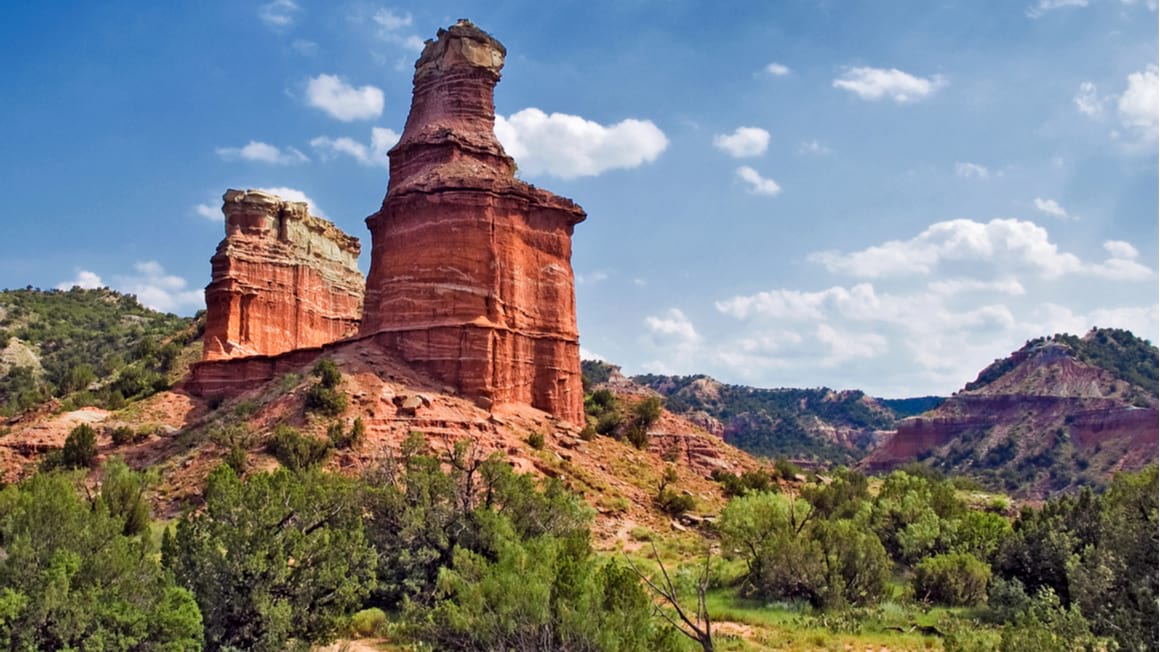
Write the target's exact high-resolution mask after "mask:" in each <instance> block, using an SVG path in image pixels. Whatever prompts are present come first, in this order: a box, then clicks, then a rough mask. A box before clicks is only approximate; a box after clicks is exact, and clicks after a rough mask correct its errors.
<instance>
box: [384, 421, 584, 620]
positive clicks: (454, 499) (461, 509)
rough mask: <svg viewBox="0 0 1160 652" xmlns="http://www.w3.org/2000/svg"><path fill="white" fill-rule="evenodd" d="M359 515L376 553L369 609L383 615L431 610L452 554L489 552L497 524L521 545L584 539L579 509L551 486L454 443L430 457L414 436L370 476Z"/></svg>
mask: <svg viewBox="0 0 1160 652" xmlns="http://www.w3.org/2000/svg"><path fill="white" fill-rule="evenodd" d="M363 509H364V512H365V513H366V515H367V517H366V526H367V534H368V536H369V538H370V540H371V541H372V543H373V544H374V545H375V548H376V550H377V551H378V565H377V584H376V586H375V589H374V595H373V596H372V597H373V602H374V603H375V604H377V605H380V606H383V607H389V608H394V607H397V606H399V605H400V604H401V603H402V602H403V601H404V600H410V601H412V602H415V603H417V604H427V605H429V604H431V603H432V602H433V601H434V600H435V593H436V591H435V589H436V580H437V579H438V577H439V573H440V569H442V568H449V567H451V566H452V562H453V558H454V555H455V549H456V548H457V547H458V548H462V549H464V550H469V551H472V552H477V553H481V554H483V553H494V551H495V550H496V549H497V548H496V546H497V545H498V544H497V543H496V537H497V536H499V535H498V534H497V531H498V530H497V528H499V527H500V524H501V523H502V524H505V527H510V528H512V530H513V531H514V532H515V534H516V535H517V536H518V537H520V538H522V539H530V538H533V537H536V536H540V535H544V534H551V535H552V536H555V537H559V538H568V537H578V538H582V539H585V540H586V539H587V536H588V529H587V528H588V519H589V516H588V512H587V510H586V508H584V507H583V506H582V505H581V503H579V501H577V500H576V498H575V497H574V496H572V495H571V494H569V493H568V492H567V490H565V489H564V487H563V485H561V484H560V483H559V482H558V481H556V480H548V481H546V482H545V483H544V484H543V486H542V488H538V487H537V481H536V480H535V479H534V478H533V477H531V476H528V475H521V474H516V473H514V472H513V471H512V468H511V465H510V464H508V463H506V462H504V461H502V460H501V459H500V458H499V457H498V456H495V455H493V456H490V457H487V458H480V457H479V456H478V455H477V453H476V451H475V449H473V448H472V447H471V446H469V445H468V444H466V443H462V442H461V443H458V444H457V445H456V446H455V448H454V449H452V450H449V451H446V452H445V454H444V455H442V456H439V455H435V454H433V453H432V452H431V451H429V450H428V449H427V447H426V442H425V441H424V439H423V437H422V435H418V434H415V433H412V435H411V436H410V437H408V439H407V440H406V441H405V442H404V444H403V447H402V449H401V450H400V451H399V453H398V455H396V456H393V457H392V458H390V459H388V460H387V461H386V462H385V463H384V464H383V465H382V466H381V467H380V468H379V469H377V470H375V471H374V472H373V473H372V474H370V476H369V477H368V479H367V488H366V492H365V502H364V505H363ZM496 515H498V516H500V517H502V518H501V520H500V521H497V520H496Z"/></svg>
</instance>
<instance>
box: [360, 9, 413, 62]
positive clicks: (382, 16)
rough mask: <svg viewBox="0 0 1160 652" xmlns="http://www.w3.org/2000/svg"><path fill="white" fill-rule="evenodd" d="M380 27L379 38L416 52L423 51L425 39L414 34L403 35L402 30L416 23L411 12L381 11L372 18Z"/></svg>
mask: <svg viewBox="0 0 1160 652" xmlns="http://www.w3.org/2000/svg"><path fill="white" fill-rule="evenodd" d="M372 19H373V20H374V21H375V23H377V24H378V26H379V28H380V29H379V38H381V39H383V40H384V41H387V42H388V43H393V44H395V45H398V46H401V47H403V48H406V49H408V50H414V51H416V52H418V51H421V50H422V49H423V46H424V43H423V39H421V38H419V37H418V36H415V35H414V34H403V33H400V30H402V29H403V28H406V27H410V26H411V24H412V23H413V22H414V20H413V18H412V17H411V14H410V13H409V12H406V11H403V12H396V11H394V10H393V9H380V10H379V11H377V12H375V15H374V16H373V17H372Z"/></svg>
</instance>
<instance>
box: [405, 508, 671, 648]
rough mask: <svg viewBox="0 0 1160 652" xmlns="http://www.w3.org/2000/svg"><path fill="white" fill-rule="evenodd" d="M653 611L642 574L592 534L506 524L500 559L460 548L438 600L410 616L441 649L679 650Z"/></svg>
mask: <svg viewBox="0 0 1160 652" xmlns="http://www.w3.org/2000/svg"><path fill="white" fill-rule="evenodd" d="M501 530H504V528H502V527H501ZM652 613H653V606H652V602H651V600H649V598H648V596H647V595H646V594H645V592H644V590H643V589H642V588H641V586H640V583H639V581H638V580H637V578H636V575H634V574H633V573H632V572H631V571H629V570H628V569H625V568H622V567H620V566H619V565H617V564H616V563H615V562H611V561H604V562H601V561H599V560H598V559H597V558H596V557H595V556H594V555H593V554H592V551H591V549H590V548H589V547H588V543H587V541H586V540H584V539H580V538H575V537H564V538H559V537H555V536H552V535H550V534H543V535H539V536H536V537H532V538H530V539H523V540H521V538H520V537H519V536H518V535H517V534H516V533H515V532H513V531H511V530H506V531H503V532H502V533H501V534H500V535H499V540H498V541H497V545H496V550H495V554H494V560H493V559H491V558H489V557H488V556H484V555H482V554H479V553H476V552H472V551H469V550H467V549H464V548H456V549H455V553H454V556H453V561H452V564H451V567H450V568H447V569H444V570H443V571H442V572H441V573H440V576H439V587H438V594H437V600H436V602H435V604H434V606H433V607H432V608H431V609H430V611H427V612H425V611H422V610H416V611H412V612H411V618H412V620H413V621H414V622H415V631H416V634H417V636H418V637H419V638H420V639H422V640H424V641H426V642H428V643H430V644H431V645H433V646H434V647H436V648H437V649H456V650H513V651H527V652H533V651H538V650H573V649H591V650H624V651H628V650H641V651H647V650H664V649H674V648H673V646H672V640H671V638H669V637H667V636H666V632H664V631H658V630H657V629H656V628H655V627H654V625H653V623H652V620H651V616H652Z"/></svg>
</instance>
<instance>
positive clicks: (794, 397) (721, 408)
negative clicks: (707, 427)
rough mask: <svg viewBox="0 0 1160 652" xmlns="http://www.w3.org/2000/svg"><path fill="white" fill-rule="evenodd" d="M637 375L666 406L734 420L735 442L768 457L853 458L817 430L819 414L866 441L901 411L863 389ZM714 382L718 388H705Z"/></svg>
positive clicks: (730, 426) (675, 410) (729, 421)
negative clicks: (786, 386)
mask: <svg viewBox="0 0 1160 652" xmlns="http://www.w3.org/2000/svg"><path fill="white" fill-rule="evenodd" d="M633 380H634V381H636V382H638V383H640V384H642V385H645V386H646V387H649V388H651V389H653V390H656V391H657V392H659V393H660V394H661V395H662V396H663V397H664V404H665V407H666V408H668V409H669V411H671V412H673V413H676V414H683V413H686V412H705V413H707V414H709V415H710V416H712V417H713V418H715V419H717V420H719V421H721V422H722V423H726V424H728V432H727V434H726V438H727V440H728V441H729V443H731V444H733V445H734V446H736V447H738V448H740V449H742V450H745V451H748V452H750V453H754V454H757V455H764V456H767V457H778V456H781V457H802V458H804V457H812V458H815V459H820V460H824V461H828V462H833V463H849V462H851V461H853V460H854V459H855V457H856V456H857V454H858V451H857V450H851V449H848V448H845V447H843V446H840V445H838V444H835V443H832V442H830V441H828V440H825V439H822V438H820V437H818V436H815V435H814V434H811V433H812V431H811V428H812V427H813V426H814V424H815V423H816V421H817V420H818V419H820V420H822V421H825V422H828V423H831V424H835V425H842V426H846V427H850V428H853V429H856V430H863V431H865V434H866V438H865V439H864V440H863V441H860V442H856V444H857V445H865V444H868V443H869V441H870V437H871V436H872V433H873V431H874V430H882V429H888V428H890V427H892V426H893V424H894V422H895V420H896V415H895V414H894V413H893V412H892V411H891V410H890V409H889V408H886V407H883V406H882V405H880V404H875V403H874V402H873V401H872V400H869V399H868V398H867V397H866V395H865V394H863V393H862V392H859V391H846V392H834V391H831V390H829V389H827V388H825V387H820V388H817V389H758V388H754V387H746V386H743V385H724V384H717V383H716V381H713V380H712V379H711V378H709V377H708V376H703V375H698V376H657V375H652V374H647V375H643V376H634V377H633ZM706 383H710V384H712V386H713V391H703V389H702V386H703V385H704V384H706Z"/></svg>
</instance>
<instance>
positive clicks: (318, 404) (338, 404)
mask: <svg viewBox="0 0 1160 652" xmlns="http://www.w3.org/2000/svg"><path fill="white" fill-rule="evenodd" d="M311 374H312V375H313V376H314V377H316V378H318V382H317V383H315V384H314V385H311V387H310V389H309V390H308V391H307V392H306V411H307V412H316V413H318V414H322V415H325V416H329V417H337V416H338V415H340V414H342V413H343V412H344V411H346V404H347V398H346V394H344V393H343V392H342V390H341V389H339V386H340V385H342V373H341V372H339V370H338V365H336V364H335V363H334V360H331V359H329V358H323V359H322V360H319V361H318V363H317V364H315V365H314V369H313V370H312V371H311Z"/></svg>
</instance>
